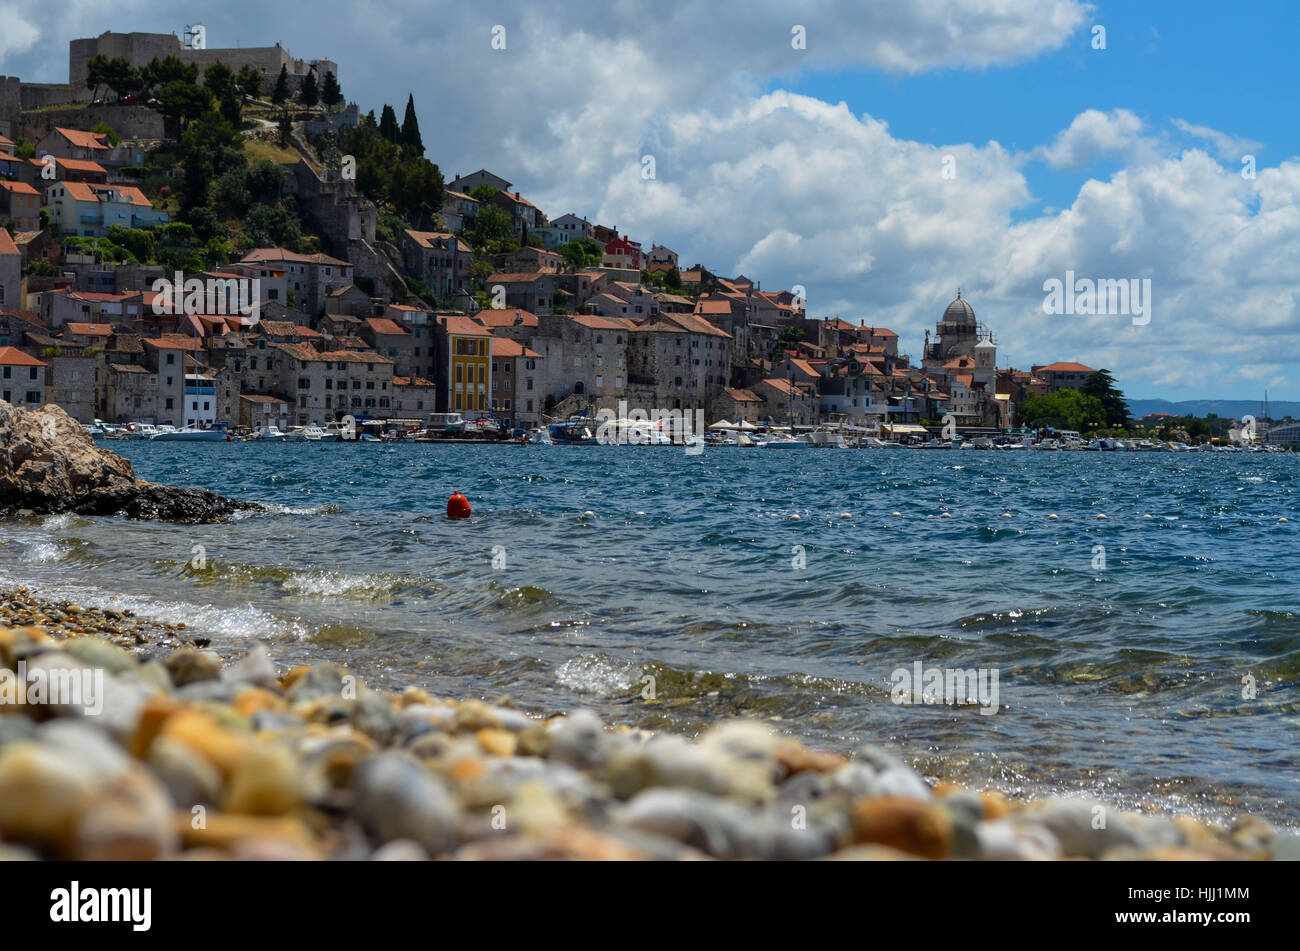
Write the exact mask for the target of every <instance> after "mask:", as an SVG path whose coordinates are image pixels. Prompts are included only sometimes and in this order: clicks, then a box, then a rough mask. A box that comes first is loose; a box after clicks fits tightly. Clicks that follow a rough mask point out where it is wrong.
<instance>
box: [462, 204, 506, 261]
mask: <svg viewBox="0 0 1300 951" xmlns="http://www.w3.org/2000/svg"><path fill="white" fill-rule="evenodd" d="M470 241H471V242H472V243H473V244H474V246H475V247H480V248H491V249H493V250H497V249H501V250H514V247H515V226H514V224H513V223H512V222H511V221H510V216H509V215H508V214H506V213H505V212H504V211H502V210H501V209H500V208H498V207H497V206H496V205H486V206H484V207H482V208H480V209H479V211H478V214H477V215H475V216H474V225H473V227H472V229H471V231H470ZM507 246H508V247H507Z"/></svg>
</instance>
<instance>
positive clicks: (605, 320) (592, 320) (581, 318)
mask: <svg viewBox="0 0 1300 951" xmlns="http://www.w3.org/2000/svg"><path fill="white" fill-rule="evenodd" d="M569 319H570V320H572V321H573V322H574V323H575V324H580V325H581V326H583V327H588V328H590V329H592V330H626V329H627V325H626V324H622V323H619V322H617V321H616V320H615V319H614V318H613V317H598V316H596V315H595V314H574V315H573V316H572V317H570V318H569Z"/></svg>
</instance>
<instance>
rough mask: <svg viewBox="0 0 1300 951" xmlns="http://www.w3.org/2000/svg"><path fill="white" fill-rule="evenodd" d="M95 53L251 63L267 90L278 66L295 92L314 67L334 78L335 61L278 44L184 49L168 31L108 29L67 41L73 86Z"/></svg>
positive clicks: (137, 62) (139, 61)
mask: <svg viewBox="0 0 1300 951" xmlns="http://www.w3.org/2000/svg"><path fill="white" fill-rule="evenodd" d="M97 54H100V55H104V56H107V57H108V58H110V59H113V58H115V57H119V56H120V57H124V58H126V59H127V60H128V61H129V62H130V63H131V65H132V66H137V67H139V66H144V65H145V64H146V63H148V62H149V61H150V60H152V59H153V58H154V57H158V58H160V59H161V58H165V57H167V56H175V57H177V58H178V59H180V60H181V62H184V63H194V64H196V65H197V66H198V67H199V69H200V70H201V71H206V70H207V68H208V67H209V66H211V65H212V64H213V63H215V62H218V61H220V62H222V63H225V64H226V65H227V66H229V67H230V68H231V69H233V70H234V71H235V72H239V70H240V69H242V68H243V67H244V66H252V67H253V68H254V69H256V70H258V71H259V72H261V73H262V76H263V78H264V81H265V88H266V90H267V91H268V92H269V91H270V89H271V87H272V86H273V85H274V83H275V81H276V79H277V77H279V75H280V67H281V66H284V67H285V69H287V70H288V72H289V85H290V87H291V88H292V89H293V91H294V92H297V90H298V87H299V85H301V83H302V80H303V77H305V76H306V75H307V73H308V72H309V71H310V70H311V69H312V67H315V69H316V78H317V80H318V81H319V80H320V79H321V78H322V77H323V76H324V75H325V74H326V73H333V74H334V75H335V77H336V78H337V77H338V74H339V72H338V64H337V63H335V62H334V61H332V60H328V59H317V60H302V59H296V58H294V57H293V56H290V55H289V52H288V51H287V50H286V49H284V48H283V47H282V46H280V45H278V44H277V45H275V46H251V47H242V48H237V49H236V48H220V47H219V48H215V49H202V50H191V49H186V48H185V47H184V46H183V44H182V43H181V40H180V37H178V36H176V35H175V34H172V33H114V32H112V31H109V32H107V33H101V34H100V35H99V36H96V37H88V38H84V39H78V40H73V41H72V42H71V43H69V44H68V78H69V82H71V83H72V84H73V85H77V84H84V83H85V81H86V75H87V72H88V65H87V64H88V63H89V62H90V58H91V57H92V56H95V55H97Z"/></svg>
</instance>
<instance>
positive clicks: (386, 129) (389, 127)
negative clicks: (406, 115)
mask: <svg viewBox="0 0 1300 951" xmlns="http://www.w3.org/2000/svg"><path fill="white" fill-rule="evenodd" d="M379 134H380V135H382V136H383V137H384V139H385V140H386V141H388V142H392V143H393V144H397V139H398V131H397V113H396V112H394V111H393V107H392V106H390V105H389V104H388V103H384V109H383V111H382V112H381V113H379Z"/></svg>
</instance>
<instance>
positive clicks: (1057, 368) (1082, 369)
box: [1034, 361, 1097, 374]
mask: <svg viewBox="0 0 1300 951" xmlns="http://www.w3.org/2000/svg"><path fill="white" fill-rule="evenodd" d="M1043 371H1047V372H1048V373H1096V372H1097V371H1096V370H1094V369H1093V368H1092V367H1086V366H1084V365H1083V364H1082V363H1070V362H1067V361H1062V362H1060V363H1049V364H1048V365H1047V366H1045V367H1034V373H1036V374H1037V373H1042V372H1043Z"/></svg>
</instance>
